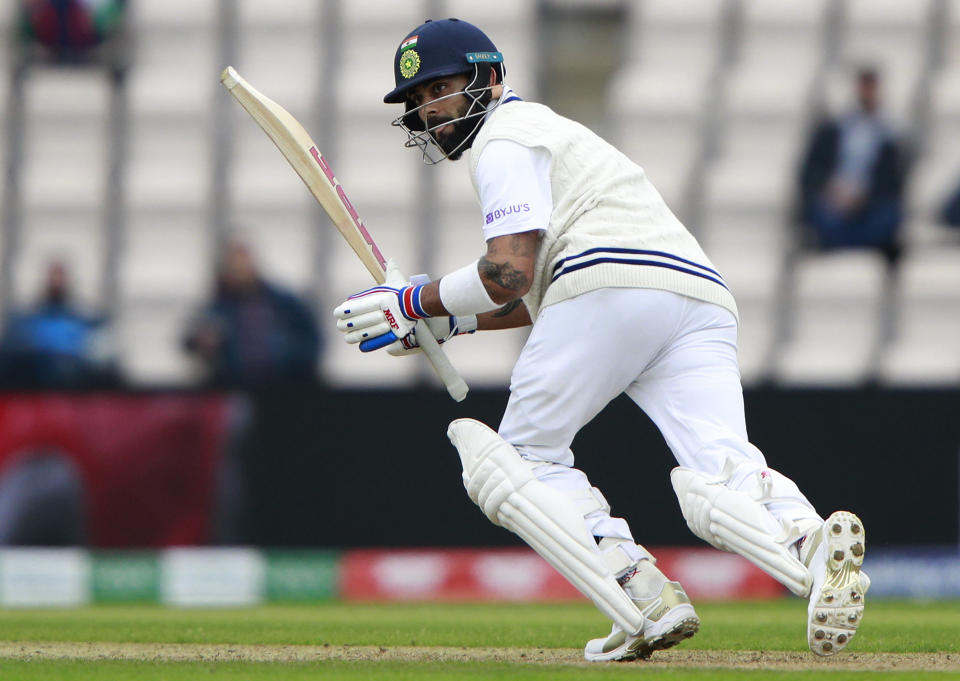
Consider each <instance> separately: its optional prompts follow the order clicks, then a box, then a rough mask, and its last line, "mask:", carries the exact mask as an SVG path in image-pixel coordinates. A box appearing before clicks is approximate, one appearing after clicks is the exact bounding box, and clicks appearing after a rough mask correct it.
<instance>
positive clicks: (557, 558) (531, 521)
mask: <svg viewBox="0 0 960 681" xmlns="http://www.w3.org/2000/svg"><path fill="white" fill-rule="evenodd" d="M447 436H448V437H449V438H450V441H451V442H452V443H453V446H454V447H456V448H457V451H458V452H459V453H460V461H461V462H462V463H463V485H464V487H466V489H467V495H468V496H469V497H470V499H471V500H472V501H473V502H474V503H475V504H477V506H479V507H480V509H481V510H482V511H483V512H484V514H485V515H486V516H487V518H489V519H490V521H491V522H493V523H494V524H495V525H501V526H503V527H505V528H507V529H508V530H510V531H511V532H513V533H515V534H516V535H518V536H519V537H520V538H521V539H523V540H524V541H525V542H526V543H527V544H529V545H530V547H531V548H533V550H534V551H536V552H537V553H539V554H540V556H542V557H543V558H544V560H546V561H547V562H548V563H550V565H552V566H553V567H554V568H556V570H557V571H558V572H560V574H562V575H563V576H564V577H566V578H567V579H568V580H569V581H570V582H571V583H572V584H573V585H574V586H575V587H577V588H578V589H579V590H580V591H581V592H582V593H583V594H584V595H585V596H587V598H589V599H590V600H591V601H593V603H594V605H596V606H597V608H598V609H599V610H600V611H601V612H603V613H604V614H605V615H606V616H607V617H609V618H610V619H612V620H613V621H614V622H616V623H617V624H618V625H619V626H620V627H621V628H623V630H624V631H626V632H630V633H633V634H636V633H639V632H640V630H641V629H643V626H644V621H645V620H644V616H643V613H642V612H640V610H639V609H638V608H637V606H636V605H634V603H633V601H632V600H630V597H629V596H627V594H626V592H624V590H623V589H622V588H621V587H620V585H619V584H617V581H616V579H615V578H614V576H613V573H612V572H610V569H609V568H608V567H607V565H606V563H605V561H604V559H603V557H602V556H601V554H600V551H599V549H598V548H597V543H596V540H595V539H594V538H593V537H592V536H591V535H590V534H589V533H588V532H587V529H586V525H585V523H584V513H583V510H582V509H579V508H577V504H576V503H575V502H574V501H573V500H572V499H571V498H568V497H566V496H565V495H563V494H562V493H561V492H558V491H557V490H555V489H553V488H551V487H549V486H547V485H545V484H544V483H542V482H540V481H539V480H537V478H536V476H535V475H534V473H533V466H532V465H531V464H530V463H529V462H527V461H524V460H523V459H522V458H521V457H520V455H519V454H518V453H517V450H516V449H514V447H513V445H511V444H510V443H509V442H507V441H506V440H504V439H503V438H501V437H500V436H499V435H498V434H497V433H496V432H495V431H493V430H491V429H490V428H488V427H487V426H486V425H484V424H483V423H480V422H479V421H475V420H473V419H457V420H456V421H454V422H453V423H451V424H450V428H449V429H448V430H447Z"/></svg>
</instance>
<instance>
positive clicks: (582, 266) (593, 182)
mask: <svg viewBox="0 0 960 681" xmlns="http://www.w3.org/2000/svg"><path fill="white" fill-rule="evenodd" d="M493 139H506V140H512V141H514V142H516V143H518V144H522V145H524V146H526V147H531V148H536V147H542V148H544V149H546V150H547V151H548V152H549V154H550V157H551V162H550V186H551V192H552V194H553V212H552V213H551V216H550V224H549V225H548V226H547V229H546V232H545V234H544V236H543V240H542V242H541V244H540V250H539V251H538V253H537V259H536V266H535V270H534V280H533V284H532V286H531V287H530V291H529V292H528V293H527V294H526V295H525V296H524V297H523V301H524V303H525V304H526V306H527V308H528V310H529V311H530V318H531V319H534V320H535V319H536V317H537V314H538V312H539V310H540V309H541V308H543V307H546V306H548V305H552V304H553V303H556V302H559V301H561V300H566V299H567V298H572V297H574V296H577V295H580V294H581V293H586V292H587V291H592V290H594V289H599V288H608V287H638V288H655V289H662V290H666V291H673V292H675V293H679V294H681V295H685V296H689V297H691V298H696V299H699V300H704V301H707V302H710V303H715V304H717V305H721V306H722V307H725V308H726V309H728V310H730V312H732V313H733V315H734V316H737V306H736V303H735V302H734V299H733V295H732V294H731V293H730V291H729V290H728V289H727V286H726V284H725V283H724V281H723V278H722V277H721V276H720V274H719V273H718V272H717V271H716V268H714V266H713V265H712V264H711V263H710V261H709V260H708V259H707V256H706V255H705V254H704V252H703V250H702V249H701V248H700V245H699V244H698V243H697V240H696V239H695V238H694V237H693V235H692V234H690V232H689V231H687V229H686V228H685V227H684V226H683V224H682V223H681V222H680V221H679V220H678V219H677V218H676V217H675V216H674V215H673V213H672V212H671V211H670V209H669V208H668V207H667V205H666V203H664V201H663V198H661V196H660V194H659V193H658V192H657V190H656V189H654V187H653V185H652V184H651V183H650V181H649V180H648V179H647V177H646V174H645V173H644V172H643V169H642V168H641V167H640V166H638V165H637V164H635V163H634V162H633V161H631V160H630V159H628V158H627V157H626V156H625V155H624V154H622V153H621V152H619V151H618V150H617V149H615V148H614V147H613V146H611V145H610V144H608V143H607V142H606V141H604V140H603V139H601V138H600V137H598V136H597V135H596V134H594V133H593V132H592V131H590V130H589V129H588V128H586V127H585V126H583V125H581V124H579V123H577V122H575V121H572V120H570V119H568V118H564V117H563V116H560V115H559V114H557V113H555V112H554V111H552V110H551V109H550V108H549V107H546V106H544V105H542V104H535V103H532V102H525V101H511V102H509V103H506V104H501V105H500V106H499V107H497V108H496V109H494V110H493V111H492V112H491V113H490V114H489V116H488V117H487V120H486V121H485V122H484V124H483V126H482V127H481V128H480V131H479V133H478V134H477V138H476V139H475V140H474V142H473V146H472V148H471V150H470V179H471V181H472V182H473V188H474V192H476V193H477V195H478V197H479V190H478V187H477V163H478V161H479V159H480V154H481V153H482V152H483V148H484V147H485V146H486V144H487V143H488V142H489V141H490V140H493Z"/></svg>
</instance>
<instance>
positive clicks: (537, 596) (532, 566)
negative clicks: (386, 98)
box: [340, 548, 785, 601]
mask: <svg viewBox="0 0 960 681" xmlns="http://www.w3.org/2000/svg"><path fill="white" fill-rule="evenodd" d="M652 553H653V554H654V555H655V556H656V557H657V566H658V567H659V568H660V569H661V570H663V571H664V572H665V573H666V574H667V575H668V576H669V577H670V578H671V579H676V580H678V581H680V583H681V584H683V585H684V588H685V589H686V591H687V593H688V594H689V595H690V597H691V598H693V599H698V600H710V599H718V600H719V599H730V598H778V597H780V596H782V595H783V594H784V593H785V590H784V588H783V587H782V586H780V584H779V583H778V582H777V581H776V580H774V579H773V578H772V577H770V576H769V575H767V574H766V573H765V572H763V571H761V570H760V569H759V568H757V567H756V566H754V565H753V564H751V563H750V562H748V561H746V560H744V559H743V558H741V557H739V556H736V555H733V554H730V553H724V552H722V551H718V550H716V549H712V548H661V549H655V550H654V551H653V552H652ZM341 568H342V569H341V583H340V586H341V596H342V597H343V598H344V599H345V600H353V601H564V600H577V599H581V598H583V596H581V595H580V593H579V592H578V591H577V590H576V589H575V588H574V587H573V586H571V585H570V583H569V582H567V580H566V579H564V578H563V577H562V576H561V575H560V574H559V573H558V572H557V571H556V570H554V569H553V568H552V567H550V565H549V564H547V563H546V562H545V561H544V560H543V559H542V558H540V557H539V556H538V555H537V554H536V553H534V552H533V551H531V550H529V549H522V548H521V549H451V550H442V549H424V550H407V549H398V550H356V551H348V552H346V554H345V555H344V557H343V561H342V564H341Z"/></svg>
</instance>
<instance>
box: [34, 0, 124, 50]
mask: <svg viewBox="0 0 960 681" xmlns="http://www.w3.org/2000/svg"><path fill="white" fill-rule="evenodd" d="M125 10H126V1H125V0H20V19H19V24H20V37H21V39H22V41H23V43H24V45H27V46H30V47H32V48H36V49H38V50H39V51H42V53H43V54H44V56H46V57H49V58H52V59H55V60H58V61H85V60H87V59H88V58H90V57H92V56H95V54H96V50H97V48H99V47H100V46H101V45H103V44H104V43H106V42H108V41H109V39H110V38H112V37H114V36H115V35H117V34H119V33H120V31H121V29H122V26H123V19H124V12H125Z"/></svg>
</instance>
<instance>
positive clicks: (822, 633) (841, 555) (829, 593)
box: [800, 511, 870, 656]
mask: <svg viewBox="0 0 960 681" xmlns="http://www.w3.org/2000/svg"><path fill="white" fill-rule="evenodd" d="M865 539H866V533H865V531H864V529H863V523H862V522H860V518H858V517H857V516H856V515H854V514H853V513H850V512H849V511H836V512H835V513H833V514H832V515H831V516H830V517H829V518H827V519H826V521H824V523H823V526H822V527H820V528H818V529H817V530H815V531H813V532H811V533H810V534H809V535H807V538H806V540H805V541H804V543H803V546H802V547H801V549H800V559H801V561H802V562H803V563H804V565H806V566H807V568H808V569H809V570H810V576H811V577H812V578H813V586H812V587H811V589H810V603H809V605H808V606H807V643H808V644H809V646H810V650H812V651H813V652H814V653H816V654H817V655H822V656H829V655H835V654H836V653H839V652H840V651H841V650H843V649H844V648H845V647H846V646H847V644H848V643H849V642H850V639H852V638H853V636H854V634H856V633H857V627H858V626H860V620H862V619H863V602H864V595H865V594H866V593H867V589H869V588H870V578H869V577H867V575H866V573H865V572H862V571H861V569H860V568H861V566H862V565H863V554H864V545H865V543H866V541H865Z"/></svg>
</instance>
